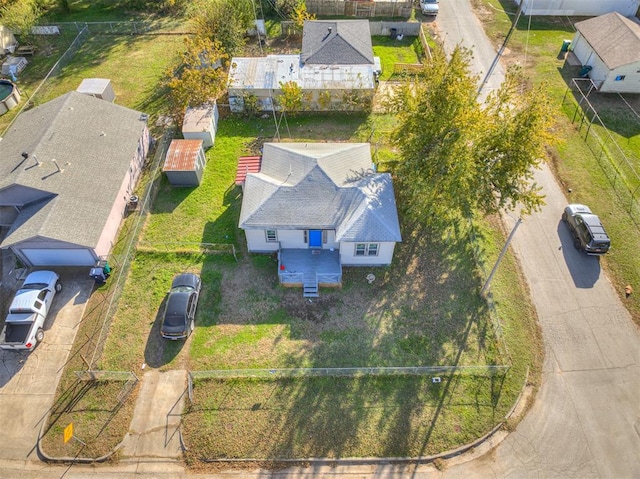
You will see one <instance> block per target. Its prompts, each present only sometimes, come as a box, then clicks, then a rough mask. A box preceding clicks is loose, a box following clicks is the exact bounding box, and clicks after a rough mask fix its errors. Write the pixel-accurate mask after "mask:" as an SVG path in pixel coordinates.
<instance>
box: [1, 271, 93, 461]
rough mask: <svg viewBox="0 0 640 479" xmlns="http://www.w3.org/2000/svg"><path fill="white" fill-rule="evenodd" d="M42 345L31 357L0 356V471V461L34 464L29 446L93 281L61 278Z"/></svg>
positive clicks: (50, 398)
mask: <svg viewBox="0 0 640 479" xmlns="http://www.w3.org/2000/svg"><path fill="white" fill-rule="evenodd" d="M61 282H62V284H63V289H62V291H61V292H60V293H58V294H57V295H56V297H55V298H54V300H53V310H52V314H50V315H49V317H48V318H47V320H46V322H45V327H44V329H45V337H44V341H43V342H42V343H41V344H39V345H38V346H36V348H35V349H34V350H33V351H32V352H31V353H20V352H14V351H0V361H1V366H0V424H2V441H1V442H2V447H0V471H1V470H2V469H3V467H2V462H1V461H2V460H18V461H19V460H25V461H28V460H37V455H36V454H35V446H36V442H37V440H38V433H39V431H40V427H41V425H42V422H43V420H44V418H45V416H46V414H47V412H48V410H49V408H50V407H51V405H52V404H53V399H54V396H55V392H56V386H57V384H58V381H59V379H60V375H61V374H62V368H63V366H64V364H65V362H66V360H67V357H68V355H69V351H70V350H71V346H72V344H73V340H74V338H75V335H76V331H77V326H78V324H79V322H80V320H81V318H82V315H83V313H84V308H85V306H86V304H87V300H88V299H89V296H90V294H91V291H92V288H93V284H94V283H93V281H88V280H84V279H70V278H67V277H65V275H62V277H61Z"/></svg>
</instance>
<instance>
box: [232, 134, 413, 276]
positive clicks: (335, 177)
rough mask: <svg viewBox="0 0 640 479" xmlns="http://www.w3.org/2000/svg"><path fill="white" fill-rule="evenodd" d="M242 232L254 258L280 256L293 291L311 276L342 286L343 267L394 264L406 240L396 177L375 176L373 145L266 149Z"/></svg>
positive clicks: (248, 194) (248, 185)
mask: <svg viewBox="0 0 640 479" xmlns="http://www.w3.org/2000/svg"><path fill="white" fill-rule="evenodd" d="M239 226H240V228H242V229H243V230H244V232H245V235H246V239H247V247H248V249H249V251H250V252H257V253H268V252H278V253H279V259H280V262H279V274H280V280H281V282H282V283H291V284H302V283H305V284H306V283H307V282H308V281H307V279H306V278H305V279H304V281H303V276H305V275H306V276H309V275H311V276H313V277H314V278H316V282H317V283H320V284H322V283H331V282H337V283H340V282H341V271H342V270H341V267H342V266H378V265H389V264H390V263H391V262H392V259H393V252H394V248H395V245H396V243H397V242H399V241H401V240H402V238H401V235H400V224H399V221H398V212H397V208H396V200H395V195H394V191H393V184H392V181H391V175H389V174H388V173H377V172H376V171H375V167H374V166H373V164H372V162H371V147H370V145H369V144H368V143H265V145H264V148H263V156H262V164H261V168H260V172H258V173H249V174H247V177H246V180H245V184H244V192H243V198H242V209H241V212H240V222H239ZM287 258H288V259H287ZM328 263H330V264H331V268H329V269H328V270H327V271H323V270H322V268H323V267H325V266H327V264H328ZM330 272H333V273H335V275H334V276H333V277H332V278H331V279H330V276H329V274H330ZM325 273H326V274H325Z"/></svg>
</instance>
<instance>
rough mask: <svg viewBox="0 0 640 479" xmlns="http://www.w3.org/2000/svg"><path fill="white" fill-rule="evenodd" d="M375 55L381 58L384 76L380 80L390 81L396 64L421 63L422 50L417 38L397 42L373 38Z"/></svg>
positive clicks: (383, 38) (405, 38) (387, 38)
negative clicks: (420, 52) (420, 53)
mask: <svg viewBox="0 0 640 479" xmlns="http://www.w3.org/2000/svg"><path fill="white" fill-rule="evenodd" d="M371 40H372V43H373V54H374V55H375V56H377V57H380V64H381V65H382V74H381V75H380V80H383V81H384V80H389V79H390V78H391V77H392V75H393V65H395V64H396V63H419V62H420V60H419V54H418V52H419V51H420V50H421V48H422V47H421V45H420V40H419V39H418V38H417V37H404V38H403V39H402V40H396V39H393V38H391V37H372V39H371Z"/></svg>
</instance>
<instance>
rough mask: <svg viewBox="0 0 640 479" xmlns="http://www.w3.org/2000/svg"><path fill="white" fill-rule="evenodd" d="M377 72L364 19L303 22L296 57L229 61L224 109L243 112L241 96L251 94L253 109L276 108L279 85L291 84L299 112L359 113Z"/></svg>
mask: <svg viewBox="0 0 640 479" xmlns="http://www.w3.org/2000/svg"><path fill="white" fill-rule="evenodd" d="M379 70H380V60H379V59H378V58H376V57H374V56H373V47H372V43H371V30H370V29H369V21H368V20H307V21H305V23H304V28H303V33H302V53H300V54H297V55H267V56H266V57H234V58H233V59H232V60H231V68H230V69H229V79H228V82H227V90H228V94H229V105H230V108H231V111H234V112H241V111H244V109H245V98H247V97H250V96H254V97H255V99H256V100H257V108H258V109H259V110H264V111H271V110H273V109H276V110H278V109H279V105H278V98H279V97H280V96H281V95H282V93H283V92H282V85H283V84H286V83H290V82H292V83H295V84H296V85H298V86H299V87H300V89H301V90H302V93H303V99H302V108H303V109H304V110H316V111H317V110H320V111H328V110H362V109H366V108H368V107H369V106H370V104H371V102H372V100H373V95H374V93H375V89H376V79H377V75H378V74H379Z"/></svg>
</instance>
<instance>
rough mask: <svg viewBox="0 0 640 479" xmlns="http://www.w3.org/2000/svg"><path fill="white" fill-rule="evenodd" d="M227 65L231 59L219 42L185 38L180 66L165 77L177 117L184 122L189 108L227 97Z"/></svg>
mask: <svg viewBox="0 0 640 479" xmlns="http://www.w3.org/2000/svg"><path fill="white" fill-rule="evenodd" d="M227 63H228V57H227V55H226V54H225V53H224V52H222V49H221V47H220V45H219V44H218V43H217V42H212V41H211V40H209V39H207V38H201V37H196V38H189V37H187V38H185V50H184V52H183V53H182V58H181V64H180V65H179V66H178V67H177V68H176V69H173V70H169V71H168V72H167V73H166V75H165V78H166V80H165V84H166V86H167V87H168V88H169V90H170V96H169V98H170V101H171V106H172V114H173V115H174V117H176V118H177V119H178V120H181V118H182V115H183V113H184V110H185V108H186V107H187V106H200V105H203V104H205V103H209V102H212V101H214V100H216V99H218V98H219V97H220V96H221V95H222V94H223V93H224V91H225V89H226V80H227ZM178 123H180V121H178Z"/></svg>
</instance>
